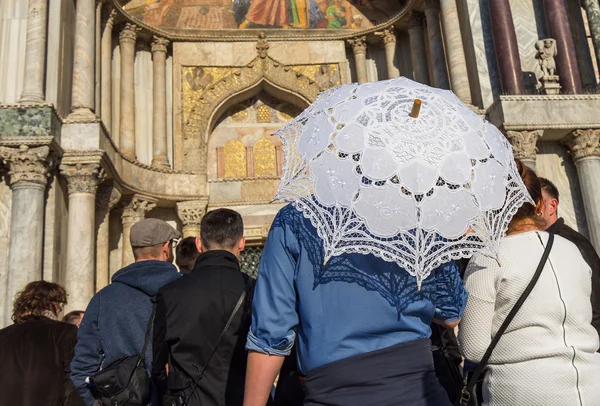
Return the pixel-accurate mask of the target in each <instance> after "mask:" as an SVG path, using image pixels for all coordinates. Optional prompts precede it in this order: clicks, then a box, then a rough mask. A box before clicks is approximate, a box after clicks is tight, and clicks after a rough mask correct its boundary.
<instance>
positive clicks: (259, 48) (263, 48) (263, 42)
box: [256, 32, 269, 59]
mask: <svg viewBox="0 0 600 406" xmlns="http://www.w3.org/2000/svg"><path fill="white" fill-rule="evenodd" d="M256 52H258V56H260V57H261V58H262V59H265V58H266V57H267V56H268V55H269V41H267V37H266V35H265V33H264V32H261V33H260V34H258V41H257V42H256Z"/></svg>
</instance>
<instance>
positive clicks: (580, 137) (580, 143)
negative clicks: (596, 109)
mask: <svg viewBox="0 0 600 406" xmlns="http://www.w3.org/2000/svg"><path fill="white" fill-rule="evenodd" d="M562 143H563V144H564V145H566V146H567V147H568V148H569V150H570V151H571V156H572V157H573V160H575V161H578V160H580V159H582V158H587V157H589V156H600V130H575V131H573V132H572V133H571V134H569V135H568V136H567V137H566V138H565V139H564V140H563V141H562Z"/></svg>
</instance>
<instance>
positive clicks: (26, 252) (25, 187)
mask: <svg viewBox="0 0 600 406" xmlns="http://www.w3.org/2000/svg"><path fill="white" fill-rule="evenodd" d="M49 153H50V148H49V147H38V148H29V147H27V146H25V145H22V146H21V147H20V148H7V147H0V157H1V158H2V160H3V161H4V162H5V163H7V164H8V167H9V175H10V188H11V190H12V208H11V221H10V243H9V253H8V282H7V286H6V296H5V297H3V298H2V299H1V300H5V306H4V308H5V314H4V315H3V316H4V325H9V324H12V322H11V321H10V319H11V314H12V303H13V300H14V298H15V296H16V294H17V293H18V292H20V291H21V290H22V289H23V288H24V287H25V285H27V284H28V283H29V282H33V281H35V280H40V279H41V278H42V252H43V236H44V192H45V190H46V184H47V178H48V176H47V171H48V168H49V160H48V158H49ZM2 296H4V294H3V295H2Z"/></svg>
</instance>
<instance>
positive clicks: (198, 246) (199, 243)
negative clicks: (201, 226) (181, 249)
mask: <svg viewBox="0 0 600 406" xmlns="http://www.w3.org/2000/svg"><path fill="white" fill-rule="evenodd" d="M196 249H197V250H198V252H202V239H201V238H200V237H196Z"/></svg>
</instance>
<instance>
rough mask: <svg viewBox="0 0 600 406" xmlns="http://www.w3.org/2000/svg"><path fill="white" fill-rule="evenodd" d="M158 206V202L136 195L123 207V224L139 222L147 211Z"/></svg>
mask: <svg viewBox="0 0 600 406" xmlns="http://www.w3.org/2000/svg"><path fill="white" fill-rule="evenodd" d="M155 207H156V202H154V201H152V200H150V199H147V198H145V197H141V196H134V197H133V198H132V199H131V201H130V202H129V204H127V205H126V206H125V207H124V208H123V215H122V216H121V218H122V219H123V224H131V223H137V222H138V221H141V220H143V219H144V218H145V217H146V213H147V212H149V211H150V210H152V209H153V208H155Z"/></svg>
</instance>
